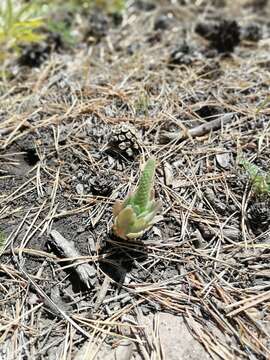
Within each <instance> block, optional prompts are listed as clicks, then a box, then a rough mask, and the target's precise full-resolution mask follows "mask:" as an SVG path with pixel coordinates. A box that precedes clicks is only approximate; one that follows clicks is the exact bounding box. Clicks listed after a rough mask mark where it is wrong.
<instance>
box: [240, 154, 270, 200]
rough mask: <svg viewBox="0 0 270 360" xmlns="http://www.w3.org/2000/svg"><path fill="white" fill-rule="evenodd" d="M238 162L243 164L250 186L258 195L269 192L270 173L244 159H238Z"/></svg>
mask: <svg viewBox="0 0 270 360" xmlns="http://www.w3.org/2000/svg"><path fill="white" fill-rule="evenodd" d="M239 164H240V165H242V166H243V168H244V169H245V171H246V172H247V174H248V176H249V178H250V180H251V184H252V188H253V190H254V192H255V193H256V194H258V195H262V194H264V195H266V194H270V173H269V172H265V171H263V170H262V169H260V168H259V167H258V166H257V165H255V164H252V163H251V162H250V161H248V160H246V159H243V158H242V159H240V161H239Z"/></svg>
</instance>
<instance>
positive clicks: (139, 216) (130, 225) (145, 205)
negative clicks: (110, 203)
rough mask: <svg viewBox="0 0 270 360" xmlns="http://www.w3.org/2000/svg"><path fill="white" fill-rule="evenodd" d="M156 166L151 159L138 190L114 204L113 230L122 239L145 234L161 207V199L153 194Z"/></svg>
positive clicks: (145, 168) (146, 165)
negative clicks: (155, 197) (157, 198)
mask: <svg viewBox="0 0 270 360" xmlns="http://www.w3.org/2000/svg"><path fill="white" fill-rule="evenodd" d="M155 166H156V162H155V160H154V159H149V160H148V161H147V163H146V164H145V167H144V170H143V172H142V175H141V178H140V180H139V184H138V188H137V189H136V191H135V192H134V193H133V194H130V195H129V196H128V197H127V199H126V200H124V201H117V202H116V203H115V204H114V207H113V216H114V225H113V232H114V233H115V235H117V236H118V237H120V238H122V239H125V240H128V239H136V238H138V237H140V236H141V235H143V233H144V231H145V230H146V229H147V228H149V227H150V226H151V221H152V220H153V218H154V217H155V215H156V214H157V211H158V210H159V209H160V207H161V206H160V205H161V204H160V201H156V200H154V196H153V184H154V176H155Z"/></svg>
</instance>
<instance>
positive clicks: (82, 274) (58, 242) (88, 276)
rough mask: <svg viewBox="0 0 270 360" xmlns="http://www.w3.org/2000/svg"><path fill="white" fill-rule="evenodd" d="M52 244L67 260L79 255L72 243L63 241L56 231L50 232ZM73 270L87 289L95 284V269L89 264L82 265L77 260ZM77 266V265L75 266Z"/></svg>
mask: <svg viewBox="0 0 270 360" xmlns="http://www.w3.org/2000/svg"><path fill="white" fill-rule="evenodd" d="M50 235H51V237H52V242H53V244H54V245H55V246H56V247H57V249H59V250H60V252H61V253H62V254H64V256H65V257H67V258H78V257H81V254H80V253H79V252H78V250H77V249H76V248H75V246H74V243H73V242H71V241H68V240H67V239H65V238H64V237H63V236H62V235H61V234H60V233H59V232H58V231H57V230H52V231H51V233H50ZM74 264H75V265H74V270H75V271H76V272H77V274H78V276H79V278H80V279H81V281H82V282H83V283H84V284H85V285H86V286H87V287H88V288H89V287H90V285H94V284H95V275H96V272H95V269H94V267H93V266H91V265H90V264H87V263H85V264H82V263H81V262H79V261H78V260H75V261H74ZM76 264H78V265H76Z"/></svg>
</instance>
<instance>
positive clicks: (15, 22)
mask: <svg viewBox="0 0 270 360" xmlns="http://www.w3.org/2000/svg"><path fill="white" fill-rule="evenodd" d="M35 12H36V7H35V5H34V4H33V3H32V2H30V3H26V4H25V3H23V2H22V1H21V0H5V1H3V2H1V4H0V50H1V52H0V55H1V57H5V55H6V53H7V52H9V51H11V50H15V52H18V51H19V49H20V45H22V44H24V43H31V42H38V41H40V40H41V39H42V38H43V37H42V35H41V34H38V33H37V32H36V30H37V29H39V28H40V27H41V26H42V25H43V21H42V19H41V18H38V17H36V16H35Z"/></svg>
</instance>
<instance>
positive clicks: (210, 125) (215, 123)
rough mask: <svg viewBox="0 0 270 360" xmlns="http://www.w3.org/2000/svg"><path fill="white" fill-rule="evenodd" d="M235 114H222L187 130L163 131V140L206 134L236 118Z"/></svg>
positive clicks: (179, 139)
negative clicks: (178, 131) (177, 131)
mask: <svg viewBox="0 0 270 360" xmlns="http://www.w3.org/2000/svg"><path fill="white" fill-rule="evenodd" d="M233 115H234V113H228V114H225V115H222V116H220V117H219V118H217V119H214V120H212V121H209V122H207V123H205V124H201V125H198V126H195V127H194V128H192V129H186V130H185V131H181V132H180V133H170V132H168V131H163V132H162V133H161V140H162V142H165V143H166V142H170V141H172V140H178V141H181V140H184V139H187V138H189V137H197V136H203V135H205V134H208V133H209V132H210V131H214V130H218V129H220V128H221V126H222V125H226V124H229V123H230V122H231V121H232V120H233V118H234V116H233Z"/></svg>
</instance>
